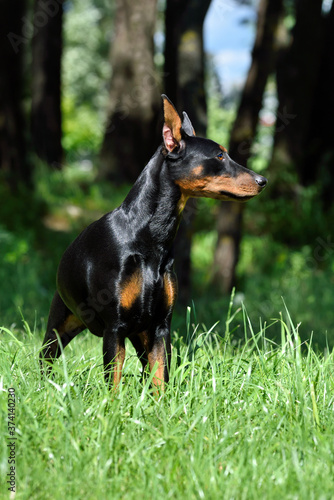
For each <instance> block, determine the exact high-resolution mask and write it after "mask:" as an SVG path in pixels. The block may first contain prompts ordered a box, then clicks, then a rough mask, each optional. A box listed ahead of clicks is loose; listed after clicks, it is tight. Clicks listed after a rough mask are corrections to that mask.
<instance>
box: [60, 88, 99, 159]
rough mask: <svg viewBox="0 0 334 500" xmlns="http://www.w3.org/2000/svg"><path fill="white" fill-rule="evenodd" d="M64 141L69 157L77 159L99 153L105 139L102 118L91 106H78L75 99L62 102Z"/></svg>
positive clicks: (70, 98)
mask: <svg viewBox="0 0 334 500" xmlns="http://www.w3.org/2000/svg"><path fill="white" fill-rule="evenodd" d="M62 116H63V133H64V136H63V140H62V145H63V148H64V150H65V151H66V153H67V155H68V156H70V157H72V158H74V159H76V158H82V157H87V156H88V157H91V156H92V154H94V153H95V154H96V153H97V152H98V149H99V146H100V144H101V142H102V139H103V128H102V126H101V117H100V116H99V113H98V112H97V111H96V110H94V108H92V107H91V106H90V105H89V104H86V103H83V104H81V105H80V106H76V104H75V100H74V97H73V96H72V97H71V96H68V97H67V98H66V97H65V98H64V99H63V101H62Z"/></svg>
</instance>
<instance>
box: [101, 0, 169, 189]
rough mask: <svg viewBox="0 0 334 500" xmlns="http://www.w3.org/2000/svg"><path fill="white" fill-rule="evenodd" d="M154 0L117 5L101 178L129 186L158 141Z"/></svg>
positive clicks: (126, 0)
mask: <svg viewBox="0 0 334 500" xmlns="http://www.w3.org/2000/svg"><path fill="white" fill-rule="evenodd" d="M156 14H157V0H142V1H141V2H132V1H130V0H116V14H115V38H114V40H113V43H112V50H111V64H112V79H111V89H110V106H109V113H108V123H107V126H106V131H105V136H104V140H103V144H102V148H101V153H100V160H101V176H102V177H108V178H111V179H112V180H114V181H117V182H124V181H126V182H133V181H135V179H136V178H137V177H138V175H139V173H140V172H141V170H142V169H143V167H144V166H145V165H146V163H147V162H148V160H149V159H150V156H151V155H152V154H153V153H154V151H155V149H156V147H157V143H158V142H159V141H160V140H161V129H160V130H158V118H159V117H160V114H161V99H160V95H159V94H160V92H159V90H160V89H159V86H160V85H159V81H158V78H157V74H156V71H155V66H154V43H153V35H154V31H155V24H156Z"/></svg>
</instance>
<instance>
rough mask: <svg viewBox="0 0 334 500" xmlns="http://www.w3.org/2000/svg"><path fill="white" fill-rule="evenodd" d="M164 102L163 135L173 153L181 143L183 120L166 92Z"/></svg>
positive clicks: (169, 150) (167, 146)
mask: <svg viewBox="0 0 334 500" xmlns="http://www.w3.org/2000/svg"><path fill="white" fill-rule="evenodd" d="M161 97H162V99H163V104H164V120H165V123H164V126H163V129H162V136H163V139H164V144H165V147H166V149H167V151H168V152H169V153H171V152H172V151H173V150H174V149H175V148H177V147H179V146H180V144H181V139H182V137H181V128H182V122H181V118H180V116H179V114H178V112H177V111H176V109H175V108H174V106H173V104H172V103H171V101H170V100H169V99H168V97H167V96H166V95H165V94H162V96H161Z"/></svg>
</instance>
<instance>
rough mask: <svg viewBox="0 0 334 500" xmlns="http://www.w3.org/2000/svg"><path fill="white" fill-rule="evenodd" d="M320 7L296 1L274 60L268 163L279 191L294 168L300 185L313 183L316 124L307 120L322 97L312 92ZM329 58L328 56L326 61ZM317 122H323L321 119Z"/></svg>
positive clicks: (318, 1) (318, 2)
mask: <svg viewBox="0 0 334 500" xmlns="http://www.w3.org/2000/svg"><path fill="white" fill-rule="evenodd" d="M321 7H322V0H296V23H295V26H294V28H293V30H292V33H291V43H290V44H288V45H287V46H286V47H285V49H284V50H282V51H281V53H280V55H279V58H278V64H277V94H278V101H279V105H278V119H277V122H276V130H275V137H274V148H273V156H272V161H271V177H272V184H273V185H275V191H277V189H278V191H279V190H280V189H282V183H284V180H283V179H282V172H284V174H285V178H286V179H288V184H290V186H288V189H289V188H290V189H291V185H292V184H293V182H291V180H292V179H293V176H294V175H295V171H296V169H297V174H298V176H299V180H300V181H301V182H302V183H309V182H312V181H313V180H314V173H315V172H316V168H315V165H314V163H312V164H310V163H309V161H308V157H309V155H310V152H311V150H312V149H313V147H314V140H315V137H314V138H313V137H310V130H311V129H312V128H313V129H314V128H315V129H319V122H317V123H313V121H312V120H311V117H312V112H313V113H315V114H317V110H316V109H313V107H314V106H316V107H317V108H318V101H319V100H320V101H321V99H322V95H316V93H315V92H316V85H317V78H318V75H319V69H320V65H321V52H322V48H323V45H324V37H323V34H324V31H325V30H324V23H323V18H322V13H321ZM310 34H312V35H311V36H310ZM331 50H332V49H331ZM331 59H332V53H331V55H330V58H329V61H331ZM323 76H325V75H323ZM325 80H327V75H326V76H325ZM331 94H332V91H331V92H330V95H331ZM325 107H326V105H325ZM318 109H319V108H318ZM320 122H324V117H323V116H321V119H320ZM312 123H313V127H312ZM312 133H314V131H313V132H312ZM309 141H311V145H310V143H309ZM310 146H311V147H310ZM278 184H280V185H281V186H280V187H279V186H278ZM277 194H278V192H277Z"/></svg>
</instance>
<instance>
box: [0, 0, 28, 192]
mask: <svg viewBox="0 0 334 500" xmlns="http://www.w3.org/2000/svg"><path fill="white" fill-rule="evenodd" d="M25 9H26V2H25V1H24V0H17V1H16V2H8V0H0V33H1V37H0V53H1V57H2V60H1V66H0V169H1V170H2V171H3V172H4V176H5V179H6V180H7V181H8V182H9V184H10V185H11V187H12V188H13V189H15V188H16V187H17V185H18V183H19V181H23V182H24V183H29V182H30V179H31V168H30V165H29V163H28V161H27V155H26V144H25V120H24V116H23V111H22V98H23V96H22V93H23V55H24V49H25V45H26V43H27V39H26V37H25V36H24V35H23V34H22V17H23V16H24V14H25Z"/></svg>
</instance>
